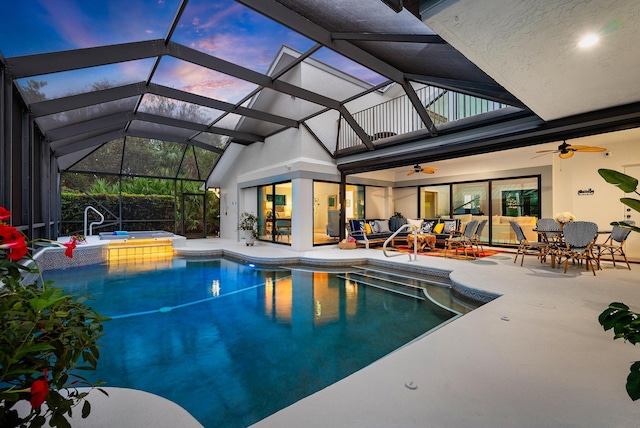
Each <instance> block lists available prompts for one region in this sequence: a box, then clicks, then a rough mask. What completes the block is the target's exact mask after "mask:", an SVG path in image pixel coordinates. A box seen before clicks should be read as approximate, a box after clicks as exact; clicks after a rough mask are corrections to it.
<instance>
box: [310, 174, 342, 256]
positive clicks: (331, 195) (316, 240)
mask: <svg viewBox="0 0 640 428" xmlns="http://www.w3.org/2000/svg"><path fill="white" fill-rule="evenodd" d="M339 201H340V184H338V183H327V182H322V181H314V182H313V244H314V245H319V244H332V243H333V244H335V243H336V242H338V241H339V240H340V203H339Z"/></svg>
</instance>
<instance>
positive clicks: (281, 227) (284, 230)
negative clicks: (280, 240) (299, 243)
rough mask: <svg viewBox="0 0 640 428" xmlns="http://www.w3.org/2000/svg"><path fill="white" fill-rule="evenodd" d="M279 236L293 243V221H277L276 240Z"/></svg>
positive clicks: (286, 219)
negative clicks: (285, 237)
mask: <svg viewBox="0 0 640 428" xmlns="http://www.w3.org/2000/svg"><path fill="white" fill-rule="evenodd" d="M279 236H287V237H288V239H289V241H291V219H289V218H279V219H276V238H277V237H279Z"/></svg>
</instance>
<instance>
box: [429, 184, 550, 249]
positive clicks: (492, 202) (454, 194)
mask: <svg viewBox="0 0 640 428" xmlns="http://www.w3.org/2000/svg"><path fill="white" fill-rule="evenodd" d="M419 192H420V217H421V218H436V217H444V218H448V217H450V216H451V217H455V218H459V219H460V220H461V221H462V223H463V224H466V223H467V222H469V221H471V220H478V221H482V220H487V223H486V226H485V228H484V229H483V231H482V234H481V236H480V238H481V242H484V243H487V244H493V245H505V244H506V245H510V244H516V243H517V242H516V238H515V234H514V232H513V230H512V228H511V224H510V223H509V221H511V220H513V221H516V222H518V223H519V224H520V226H521V227H522V230H523V231H524V233H525V235H526V236H527V239H529V240H532V241H535V240H537V234H536V233H535V232H534V231H533V229H535V225H536V221H537V220H538V218H539V217H540V198H539V197H540V177H539V176H533V177H521V178H508V179H499V180H485V181H475V182H464V183H451V184H443V185H438V186H423V187H420V188H419Z"/></svg>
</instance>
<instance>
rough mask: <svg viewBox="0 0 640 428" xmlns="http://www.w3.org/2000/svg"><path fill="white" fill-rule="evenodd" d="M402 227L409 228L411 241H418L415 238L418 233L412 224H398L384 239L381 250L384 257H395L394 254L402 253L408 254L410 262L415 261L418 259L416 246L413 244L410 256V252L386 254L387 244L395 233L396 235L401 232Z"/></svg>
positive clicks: (399, 254)
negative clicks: (411, 235)
mask: <svg viewBox="0 0 640 428" xmlns="http://www.w3.org/2000/svg"><path fill="white" fill-rule="evenodd" d="M404 229H411V233H413V242H418V241H417V240H416V237H417V235H418V229H416V228H415V227H413V225H412V224H409V223H407V224H403V225H402V226H400V227H399V228H398V230H396V231H395V232H393V234H392V235H391V236H390V237H388V238H387V240H386V241H384V244H382V252H383V253H384V255H385V257H396V256H401V255H403V254H407V255H408V256H409V261H410V262H415V261H417V260H418V246H417V245H414V246H413V257H411V253H398V254H387V244H388V243H389V242H391V241H393V238H395V237H396V235H398V233H400V232H402V231H403V230H404Z"/></svg>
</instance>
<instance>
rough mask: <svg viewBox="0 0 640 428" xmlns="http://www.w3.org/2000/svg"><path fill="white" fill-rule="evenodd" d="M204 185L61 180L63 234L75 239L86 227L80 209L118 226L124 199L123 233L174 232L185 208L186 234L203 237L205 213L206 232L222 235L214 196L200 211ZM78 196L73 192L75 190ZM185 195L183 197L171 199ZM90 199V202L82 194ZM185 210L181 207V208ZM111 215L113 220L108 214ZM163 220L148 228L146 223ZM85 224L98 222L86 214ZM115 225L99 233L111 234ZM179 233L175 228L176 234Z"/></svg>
mask: <svg viewBox="0 0 640 428" xmlns="http://www.w3.org/2000/svg"><path fill="white" fill-rule="evenodd" d="M202 185H203V183H202V182H199V181H186V180H178V181H177V182H176V181H175V180H171V179H158V178H149V177H128V178H126V179H122V180H118V179H117V178H115V179H114V177H113V176H100V175H98V176H95V175H93V174H92V175H89V174H80V173H69V172H67V173H65V174H63V189H64V191H63V193H62V202H61V203H62V221H63V229H62V231H61V233H62V234H65V235H69V234H74V233H75V232H77V231H81V230H82V228H83V227H84V209H85V208H86V207H87V205H91V206H94V207H96V208H97V209H98V210H99V211H100V212H102V213H103V214H104V215H105V222H114V221H117V215H118V214H119V210H120V207H119V199H118V198H119V195H120V194H121V193H122V221H123V223H125V224H126V225H125V226H123V229H126V230H166V231H168V232H174V231H175V230H176V222H177V224H178V225H181V224H182V221H183V219H182V217H181V215H182V211H183V208H184V214H185V216H184V217H185V218H184V224H185V229H186V232H190V231H200V232H202V231H203V224H202V219H203V218H204V213H205V209H206V214H207V231H206V233H207V234H209V235H215V234H216V233H217V232H218V230H219V229H220V220H219V217H218V216H219V213H220V203H219V199H218V195H217V194H216V193H214V192H207V205H206V207H204V206H203V204H202V201H203V194H204V193H203V191H202V190H201V188H202ZM76 188H77V190H74V189H76ZM176 190H177V191H178V195H180V194H185V196H186V197H184V198H182V197H180V196H178V198H175V197H174V194H175V192H176ZM84 192H86V193H88V194H89V195H91V196H88V195H86V194H84ZM183 205H184V207H183ZM108 211H110V212H111V213H113V215H111V214H109V212H108ZM151 219H155V220H162V221H160V222H151V221H149V220H151ZM89 220H91V221H94V220H98V218H97V216H95V214H94V213H92V212H89ZM116 229H117V225H114V226H112V227H105V228H100V229H99V230H100V231H102V232H104V231H113V230H116ZM178 229H179V228H178Z"/></svg>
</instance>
